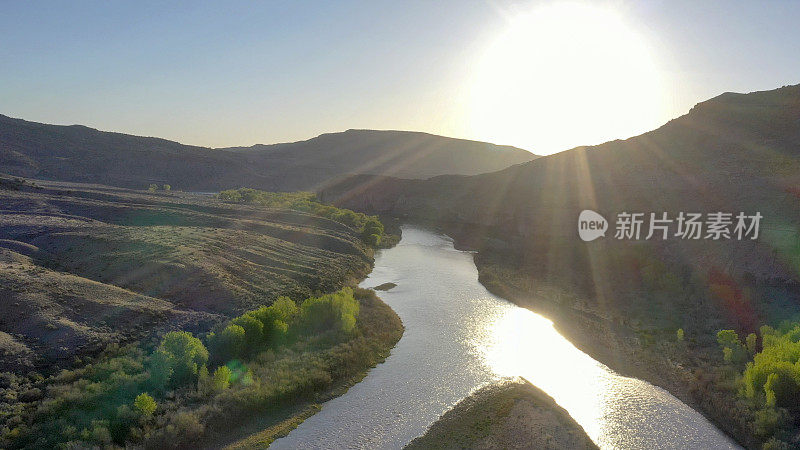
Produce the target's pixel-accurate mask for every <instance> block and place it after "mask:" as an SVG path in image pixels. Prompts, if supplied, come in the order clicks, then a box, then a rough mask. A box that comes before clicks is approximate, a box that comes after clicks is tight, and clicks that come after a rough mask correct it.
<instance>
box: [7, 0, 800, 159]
mask: <svg viewBox="0 0 800 450" xmlns="http://www.w3.org/2000/svg"><path fill="white" fill-rule="evenodd" d="M550 3H552V2H519V1H517V2H508V1H503V2H491V1H463V0H459V1H455V0H453V1H437V2H432V1H402V2H397V1H385V2H384V1H363V2H356V1H341V2H327V1H320V2H291V1H286V2H281V1H273V2H266V1H265V2H259V1H252V0H249V1H226V2H160V1H159V2H142V1H136V2H133V1H131V2H122V1H113V2H106V1H97V2H93V1H80V2H70V1H53V2H44V1H42V2H24V1H22V2H16V1H14V2H12V1H2V3H0V5H2V7H1V8H0V10H1V13H0V36H2V37H0V114H5V115H9V116H12V117H21V118H24V119H27V120H33V121H39V122H47V123H58V124H73V123H79V124H84V125H88V126H91V127H95V128H99V129H103V130H110V131H120V132H125V133H132V134H140V135H149V136H159V137H165V138H168V139H174V140H177V141H180V142H184V143H189V144H197V145H206V146H213V147H221V146H233V145H251V144H255V143H272V142H282V141H293V140H300V139H306V138H309V137H313V136H316V135H318V134H320V133H324V132H331V131H341V130H345V129H348V128H376V129H406V130H419V131H427V132H432V133H437V134H444V135H450V136H455V137H465V138H473V139H482V140H493V141H500V142H498V143H503V144H512V145H518V146H522V147H525V148H528V149H530V150H532V151H534V152H536V151H537V147H539V146H540V144H541V145H542V146H543V147H545V146H546V145H549V146H550V147H552V148H550V147H548V148H546V149H545V150H546V152H550V151H554V150H555V149H556V148H558V149H563V148H567V147H571V146H574V145H578V144H593V143H597V142H593V141H602V140H607V139H610V138H614V137H620V138H624V137H628V136H629V135H632V134H637V133H640V132H642V131H645V130H644V129H641V128H642V127H650V125H651V123H652V124H653V125H654V126H655V125H657V123H656V122H660V123H663V122H664V121H666V120H668V119H669V118H672V117H675V116H678V115H680V114H684V113H685V112H686V111H688V109H689V108H690V107H691V106H692V105H693V104H694V103H697V102H698V101H702V100H704V99H707V98H709V97H712V96H715V95H718V94H720V93H722V92H724V91H738V92H747V91H753V90H764V89H772V88H776V87H780V86H781V85H785V84H796V83H800V26H798V24H800V2H735V1H713V2H695V1H680V2H678V1H644V2H624V1H611V2H606V3H605V4H604V7H607V8H609V9H612V10H614V11H615V12H617V13H619V15H620V16H621V17H623V18H624V21H625V23H626V24H629V25H630V26H631V29H633V30H635V33H636V34H635V35H636V36H638V37H641V39H642V42H643V43H645V45H646V47H647V49H648V52H649V54H650V55H651V56H652V59H653V61H654V64H655V65H656V67H657V70H658V74H659V76H660V77H661V78H660V81H659V86H660V89H661V90H662V91H663V92H662V93H663V94H664V95H663V96H662V98H661V100H659V101H660V103H659V106H658V113H657V116H658V117H657V118H652V119H650V122H647V123H645V124H642V123H638V124H636V126H633V125H631V127H629V128H625V126H624V125H625V123H624V121H623V126H621V127H619V128H615V129H614V133H615V135H613V136H606V135H603V133H601V132H593V133H594V134H591V133H589V134H585V135H580V139H582V140H581V141H580V142H573V141H570V139H567V138H564V139H563V140H561V139H560V138H559V137H558V136H555V137H553V136H550V137H549V141H547V142H545V141H541V142H540V140H539V139H538V137H537V136H544V135H546V133H547V132H548V129H550V130H552V129H553V127H554V126H555V129H557V130H560V128H559V125H558V124H555V125H551V126H548V127H540V129H537V125H536V124H535V123H531V128H530V130H528V131H524V132H523V131H520V132H507V131H502V130H499V129H498V130H497V132H492V131H491V130H489V131H486V129H485V127H481V126H476V124H475V119H474V114H472V113H473V112H474V111H473V110H474V109H476V108H479V107H480V105H478V106H476V104H475V103H474V102H473V101H472V100H471V99H472V97H471V96H470V95H471V94H470V92H473V90H474V87H473V85H472V83H473V80H474V73H476V72H479V71H480V67H481V61H482V59H481V58H482V57H483V56H482V55H485V52H486V49H487V48H489V46H490V44H491V43H493V42H496V41H497V37H498V36H502V35H503V33H504V32H505V30H506V29H507V28H508V27H509V23H510V22H513V20H514V18H515V17H517V16H518V15H520V14H521V13H524V12H525V11H527V10H535V9H536V8H539V7H541V6H542V5H543V4H544V5H547V4H550ZM533 23H537V22H533ZM555 34H558V32H556V33H555ZM568 38H569V37H568V36H567V37H564V36H560V37H559V36H554V37H553V40H552V41H550V40H549V39H539V41H540V42H537V43H531V45H535V46H547V45H551V44H552V43H553V42H561V40H563V39H568ZM537 39H538V38H537ZM525 48H526V47H524V46H523V47H522V50H520V53H521V54H520V59H524V58H525V54H526V51H527V50H525ZM512 65H513V64H512ZM502 70H503V71H506V69H505V68H503V69H502ZM515 70H516V67H509V68H508V69H507V71H509V72H513V71H515ZM593 70H594V69H593V68H592V67H586V68H585V69H584V70H582V72H583V73H584V75H582V76H586V77H588V78H591V76H592V72H593ZM495 76H496V75H495ZM558 88H559V86H554V89H552V90H551V91H554V92H555V94H554V96H553V97H555V96H557V94H558ZM561 88H562V89H563V87H561ZM520 89H524V88H520ZM622 97H624V95H622ZM531 98H535V97H531ZM583 98H584V99H585V101H586V102H595V103H598V102H600V101H601V100H600V99H595V98H593V97H591V96H590V97H589V98H586V97H583ZM551 100H552V99H551ZM569 101H577V100H575V99H570V100H569ZM531 103H533V104H531V105H530V108H531V113H532V114H533V113H535V112H536V111H533V110H535V109H536V108H537V107H538V106H537V105H538V102H536V101H533V102H531ZM632 104H633V103H632ZM595 106H597V105H595ZM623 106H625V105H623ZM576 107H577V108H580V107H581V105H580V104H576ZM516 108H517V109H514V108H512V107H509V108H503V107H502V105H501V107H498V108H497V111H498V112H497V114H498V115H499V116H497V117H501V118H502V111H503V110H506V109H508V110H509V111H513V113H514V114H516V115H518V116H519V115H520V114H525V109H524V108H523V109H520V108H519V107H518V106H517V107H516ZM628 109H630V108H628ZM493 114H494V113H493ZM509 114H510V113H509ZM531 117H535V115H532V116H531ZM554 120H563V119H554ZM587 120H590V119H587ZM532 122H533V121H532ZM478 125H480V124H478ZM569 126H570V127H580V126H581V123H571V124H569ZM637 127H638V128H637ZM517 128H520V127H517ZM521 128H525V127H524V126H522V127H521ZM563 129H566V125H564V128H563ZM504 132H505V133H506V134H503V133H504ZM551 134H552V133H551ZM561 134H563V133H561ZM619 134H621V135H619ZM559 135H560V134H559ZM626 135H627V136H626ZM575 139H577V138H575ZM559 147H561V148H559Z"/></svg>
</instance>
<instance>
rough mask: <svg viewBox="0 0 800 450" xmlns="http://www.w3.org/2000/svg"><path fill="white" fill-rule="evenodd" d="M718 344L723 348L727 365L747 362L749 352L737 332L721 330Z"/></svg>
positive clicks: (718, 333) (718, 335)
mask: <svg viewBox="0 0 800 450" xmlns="http://www.w3.org/2000/svg"><path fill="white" fill-rule="evenodd" d="M717 342H718V343H719V345H720V347H722V354H723V357H724V359H725V362H726V363H729V364H737V365H738V364H742V363H744V362H745V361H746V360H747V351H746V350H745V348H744V346H743V345H742V341H740V340H739V335H737V334H736V332H735V331H733V330H720V331H719V332H717Z"/></svg>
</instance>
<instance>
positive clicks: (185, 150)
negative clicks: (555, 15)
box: [0, 115, 534, 192]
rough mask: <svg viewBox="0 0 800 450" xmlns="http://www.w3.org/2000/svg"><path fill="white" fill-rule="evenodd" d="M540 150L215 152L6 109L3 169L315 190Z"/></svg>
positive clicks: (327, 147)
mask: <svg viewBox="0 0 800 450" xmlns="http://www.w3.org/2000/svg"><path fill="white" fill-rule="evenodd" d="M533 157H534V155H532V154H530V153H529V152H527V151H525V150H521V149H517V148H513V147H504V146H496V145H493V144H487V143H483V142H474V141H466V140H460V139H452V138H446V137H441V136H434V135H430V134H424V133H411V132H400V131H369V130H362V131H357V130H350V131H346V132H343V133H331V134H324V135H322V136H319V137H317V138H314V139H310V140H307V141H300V142H295V143H290V144H275V145H257V146H254V147H251V148H248V149H241V148H238V149H237V148H233V149H211V148H204V147H196V146H190V145H183V144H180V143H178V142H173V141H168V140H165V139H158V138H152V137H140V136H131V135H127V134H121V133H110V132H105V131H98V130H95V129H92V128H87V127H84V126H80V125H72V126H60V125H48V124H42V123H36V122H28V121H25V120H21V119H14V118H11V117H6V116H2V115H0V173H7V174H11V175H15V176H22V177H31V178H41V179H49V180H58V181H72V182H81V183H100V184H106V185H112V186H120V187H129V188H137V189H142V188H145V187H147V186H148V185H149V184H151V183H155V184H170V185H172V186H173V187H174V188H176V189H180V190H185V191H201V192H203V191H219V190H222V189H228V188H236V187H242V186H247V187H252V188H257V189H265V190H270V191H293V190H314V189H316V188H319V187H321V186H323V185H325V184H326V183H327V182H330V181H332V180H335V179H338V178H339V177H342V176H345V175H348V174H359V173H368V174H378V175H391V176H399V177H402V178H428V177H431V176H435V175H443V174H466V175H474V174H478V173H484V172H491V171H495V170H498V169H502V168H505V167H508V166H510V165H512V164H517V163H521V162H526V161H529V160H530V159H532V158H533Z"/></svg>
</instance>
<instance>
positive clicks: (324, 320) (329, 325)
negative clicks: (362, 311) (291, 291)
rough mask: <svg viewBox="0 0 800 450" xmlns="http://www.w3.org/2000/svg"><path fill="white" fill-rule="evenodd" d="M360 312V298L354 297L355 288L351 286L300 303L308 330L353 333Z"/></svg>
mask: <svg viewBox="0 0 800 450" xmlns="http://www.w3.org/2000/svg"><path fill="white" fill-rule="evenodd" d="M358 312H359V304H358V300H356V299H355V298H354V297H353V290H352V289H350V288H344V289H342V290H341V291H339V292H336V293H333V294H327V295H323V296H321V297H311V298H307V299H306V300H305V301H303V304H302V305H300V317H301V321H302V325H303V328H304V330H305V331H306V332H316V333H320V332H327V331H340V332H344V333H351V332H352V331H353V330H354V329H355V324H356V318H357V317H358Z"/></svg>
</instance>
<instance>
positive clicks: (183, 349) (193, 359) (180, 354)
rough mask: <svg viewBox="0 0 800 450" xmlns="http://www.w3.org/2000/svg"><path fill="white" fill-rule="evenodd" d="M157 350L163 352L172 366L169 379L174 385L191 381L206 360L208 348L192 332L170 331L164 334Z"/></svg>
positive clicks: (195, 377) (194, 378) (194, 379)
mask: <svg viewBox="0 0 800 450" xmlns="http://www.w3.org/2000/svg"><path fill="white" fill-rule="evenodd" d="M158 350H160V351H162V352H164V353H165V354H166V355H167V357H168V361H169V365H170V367H171V368H172V377H171V378H170V379H171V381H172V382H173V383H174V384H175V385H176V386H183V385H186V384H189V383H193V382H194V381H196V379H197V374H198V371H199V370H200V367H202V366H203V365H205V364H206V363H207V362H208V350H207V349H206V347H205V346H204V345H203V343H202V342H201V341H200V339H197V338H196V337H194V336H192V333H189V332H187V331H171V332H169V333H167V334H166V335H164V339H162V341H161V345H159V347H158Z"/></svg>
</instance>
